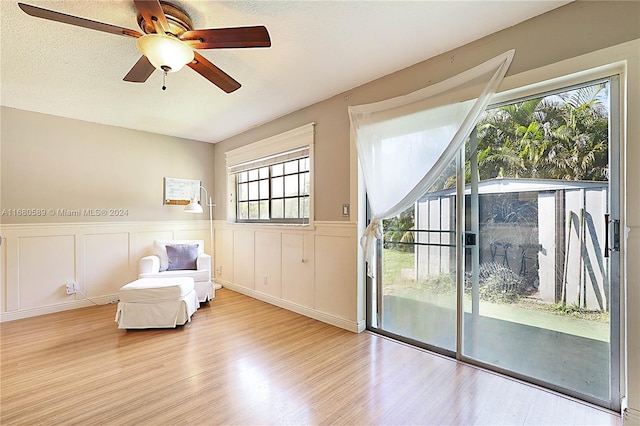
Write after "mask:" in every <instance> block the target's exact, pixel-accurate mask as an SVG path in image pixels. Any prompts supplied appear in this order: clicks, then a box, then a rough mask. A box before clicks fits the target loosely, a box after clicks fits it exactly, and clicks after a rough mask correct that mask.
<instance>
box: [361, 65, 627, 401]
mask: <svg viewBox="0 0 640 426" xmlns="http://www.w3.org/2000/svg"><path fill="white" fill-rule="evenodd" d="M617 96H618V85H617V78H615V77H612V78H610V79H605V80H600V81H594V82H589V83H586V84H582V85H579V86H572V87H569V88H566V89H562V90H558V91H554V92H549V93H543V94H540V95H538V96H535V97H530V98H527V99H521V100H516V101H512V102H510V103H505V104H502V105H497V106H494V107H491V108H489V109H488V110H487V111H486V112H485V114H484V115H483V117H482V118H481V119H480V121H479V123H478V126H477V128H476V130H474V131H473V133H472V134H471V136H470V138H469V141H468V143H467V145H466V147H465V149H464V152H461V153H460V155H459V158H458V159H457V160H456V162H454V163H453V164H451V166H450V167H449V170H448V171H447V173H445V174H444V175H443V176H442V177H441V179H440V181H439V182H438V183H437V184H436V185H434V187H433V188H432V189H431V190H429V191H428V192H427V193H426V194H424V196H423V197H422V198H421V199H420V200H419V201H418V202H416V203H415V205H414V206H413V207H412V208H410V209H408V210H407V211H405V212H404V213H402V214H400V215H399V216H397V217H395V218H392V219H389V220H386V221H385V222H384V239H383V241H381V242H380V245H379V248H378V258H377V272H378V273H377V274H376V275H377V277H378V278H377V279H376V281H375V282H372V283H371V286H370V288H371V290H372V291H371V292H370V295H374V294H375V297H369V308H370V313H371V314H372V318H374V319H373V320H372V321H370V328H372V329H374V330H376V331H379V332H382V333H385V334H388V335H391V336H394V337H397V338H399V339H402V340H405V341H408V342H411V343H414V344H417V345H420V346H423V347H428V348H431V349H433V350H436V351H438V352H441V353H446V354H449V355H451V356H455V357H457V358H458V359H461V360H464V361H467V362H470V363H474V364H478V365H482V366H484V367H487V368H490V369H495V370H496V371H499V372H503V373H505V374H508V375H512V376H514V377H517V378H520V379H524V380H527V381H531V382H533V383H536V384H540V385H543V386H546V387H549V388H551V389H555V390H558V391H561V392H565V393H568V394H570V395H574V396H577V397H580V398H582V399H585V400H588V401H590V402H594V403H597V404H600V405H603V406H606V407H609V408H614V409H618V408H619V359H620V353H619V348H620V343H619V335H620V329H619V280H618V277H619V268H620V258H619V251H618V249H619V229H620V227H619V213H620V212H619V204H620V201H619V199H618V196H617V194H618V188H619V183H618V179H617V176H618V170H619V166H618V163H617V161H618V141H619V137H618V133H617V131H618V130H617V128H618V125H617V123H619V116H618V109H617V105H618V101H617Z"/></svg>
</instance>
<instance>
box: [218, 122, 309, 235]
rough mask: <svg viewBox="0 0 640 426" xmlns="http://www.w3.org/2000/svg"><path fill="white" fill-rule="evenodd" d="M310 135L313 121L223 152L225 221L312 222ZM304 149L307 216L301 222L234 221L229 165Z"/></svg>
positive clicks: (235, 221)
mask: <svg viewBox="0 0 640 426" xmlns="http://www.w3.org/2000/svg"><path fill="white" fill-rule="evenodd" d="M314 136H315V123H309V124H306V125H304V126H300V127H297V128H295V129H292V130H289V131H287V132H284V133H280V134H278V135H275V136H272V137H270V138H267V139H263V140H260V141H257V142H254V143H251V144H249V145H245V146H242V147H240V148H236V149H233V150H231V151H227V152H226V153H225V157H226V175H227V197H226V199H227V221H228V222H229V223H241V224H248V225H268V226H271V225H286V226H307V225H312V224H313V221H314V192H315V191H314V178H313V175H314V166H313V164H314V161H313V157H314V155H313V151H314V139H315V138H314ZM303 148H307V149H308V150H309V218H308V220H304V221H303V223H291V224H289V223H287V224H283V223H278V222H276V221H274V222H238V220H237V216H236V215H237V209H236V207H237V194H236V182H235V176H234V174H233V173H231V168H232V167H237V166H239V165H241V164H244V163H251V162H256V163H257V162H259V161H261V160H262V159H266V158H268V157H273V156H278V155H279V154H283V153H286V152H289V151H294V150H296V149H303Z"/></svg>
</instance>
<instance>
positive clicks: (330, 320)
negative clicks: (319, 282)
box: [222, 281, 365, 333]
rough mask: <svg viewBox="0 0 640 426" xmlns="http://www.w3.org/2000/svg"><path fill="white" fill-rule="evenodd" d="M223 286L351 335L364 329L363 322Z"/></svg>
mask: <svg viewBox="0 0 640 426" xmlns="http://www.w3.org/2000/svg"><path fill="white" fill-rule="evenodd" d="M222 283H223V284H224V288H228V289H229V290H233V291H235V292H238V293H242V294H244V295H246V296H249V297H253V298H254V299H258V300H262V301H263V302H267V303H269V304H271V305H275V306H278V307H280V308H283V309H287V310H289V311H292V312H295V313H297V314H300V315H304V316H306V317H309V318H313V319H315V320H318V321H321V322H324V323H326V324H330V325H333V326H335V327H339V328H343V329H345V330H348V331H351V332H353V333H360V332H361V331H363V330H364V329H365V322H364V321H350V320H346V319H344V318H339V317H336V316H334V315H331V314H327V313H324V312H320V311H317V310H315V309H311V308H308V307H306V306H302V305H298V304H296V303H293V302H289V301H287V300H283V299H279V298H277V297H273V296H270V295H268V294H265V293H260V292H259V291H255V290H252V289H250V288H246V287H243V286H240V285H237V284H234V283H230V282H226V281H224V282H222Z"/></svg>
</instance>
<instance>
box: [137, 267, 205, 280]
mask: <svg viewBox="0 0 640 426" xmlns="http://www.w3.org/2000/svg"><path fill="white" fill-rule="evenodd" d="M171 277H189V278H193V280H194V281H196V282H199V281H209V280H211V271H209V270H192V269H188V270H177V271H164V272H158V273H142V274H140V278H171Z"/></svg>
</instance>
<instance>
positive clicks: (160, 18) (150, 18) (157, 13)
mask: <svg viewBox="0 0 640 426" xmlns="http://www.w3.org/2000/svg"><path fill="white" fill-rule="evenodd" d="M133 2H134V3H135V5H136V8H137V9H138V12H140V15H142V17H143V18H144V20H145V22H146V23H148V24H151V25H154V26H155V27H156V32H159V31H158V29H157V28H158V27H157V26H158V25H159V26H160V27H161V28H162V33H163V34H165V33H167V32H168V31H169V22H167V17H166V16H165V14H164V11H163V10H162V6H161V5H160V1H158V0H133Z"/></svg>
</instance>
